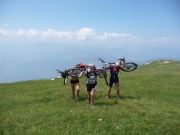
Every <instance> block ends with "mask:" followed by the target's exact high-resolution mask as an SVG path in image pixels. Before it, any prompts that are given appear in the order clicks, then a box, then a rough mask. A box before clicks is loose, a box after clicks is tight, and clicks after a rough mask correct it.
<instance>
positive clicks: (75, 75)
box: [67, 68, 81, 78]
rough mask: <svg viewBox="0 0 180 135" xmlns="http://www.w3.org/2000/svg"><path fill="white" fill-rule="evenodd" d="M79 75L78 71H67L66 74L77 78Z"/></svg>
mask: <svg viewBox="0 0 180 135" xmlns="http://www.w3.org/2000/svg"><path fill="white" fill-rule="evenodd" d="M80 73H81V71H80V69H78V68H77V69H69V70H67V74H68V76H71V77H77V78H78V77H79V74H80Z"/></svg>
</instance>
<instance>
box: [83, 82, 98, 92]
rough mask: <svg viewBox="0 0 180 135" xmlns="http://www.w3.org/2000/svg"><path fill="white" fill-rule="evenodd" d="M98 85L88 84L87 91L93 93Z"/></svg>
mask: <svg viewBox="0 0 180 135" xmlns="http://www.w3.org/2000/svg"><path fill="white" fill-rule="evenodd" d="M96 85H97V82H96V83H94V84H89V83H87V84H86V89H87V91H91V90H92V89H93V88H95V89H96Z"/></svg>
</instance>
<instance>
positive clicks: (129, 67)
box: [121, 62, 138, 72]
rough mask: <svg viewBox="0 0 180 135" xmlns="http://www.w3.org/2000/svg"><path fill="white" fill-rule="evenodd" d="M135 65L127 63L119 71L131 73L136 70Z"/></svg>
mask: <svg viewBox="0 0 180 135" xmlns="http://www.w3.org/2000/svg"><path fill="white" fill-rule="evenodd" d="M137 66H138V65H137V64H136V63H133V62H127V63H126V66H124V67H123V68H122V69H121V70H122V71H124V72H131V71H134V70H135V69H136V68H137Z"/></svg>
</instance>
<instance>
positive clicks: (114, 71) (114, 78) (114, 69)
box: [106, 62, 125, 99]
mask: <svg viewBox="0 0 180 135" xmlns="http://www.w3.org/2000/svg"><path fill="white" fill-rule="evenodd" d="M124 64H125V63H124ZM123 66H125V65H123ZM123 66H120V63H119V62H116V63H115V65H114V66H110V67H109V70H110V79H109V85H108V95H107V97H106V98H107V99H109V98H110V94H111V88H112V86H113V83H114V84H115V85H116V90H117V98H120V83H119V78H118V73H119V70H120V69H121V68H123Z"/></svg>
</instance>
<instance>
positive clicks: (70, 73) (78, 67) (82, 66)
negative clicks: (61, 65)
mask: <svg viewBox="0 0 180 135" xmlns="http://www.w3.org/2000/svg"><path fill="white" fill-rule="evenodd" d="M89 68H90V67H89V66H88V65H86V64H82V63H80V64H77V65H75V66H74V68H72V69H68V70H64V71H60V70H56V71H58V73H60V74H61V77H62V78H64V85H65V84H66V82H67V78H68V77H69V76H70V77H75V78H79V77H80V76H79V75H80V73H81V72H82V71H85V70H88V69H89ZM99 71H100V72H101V73H102V74H103V75H104V77H105V80H106V84H107V79H106V76H107V74H106V72H105V71H104V70H102V69H101V68H96V69H95V72H96V73H97V74H98V73H99Z"/></svg>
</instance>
